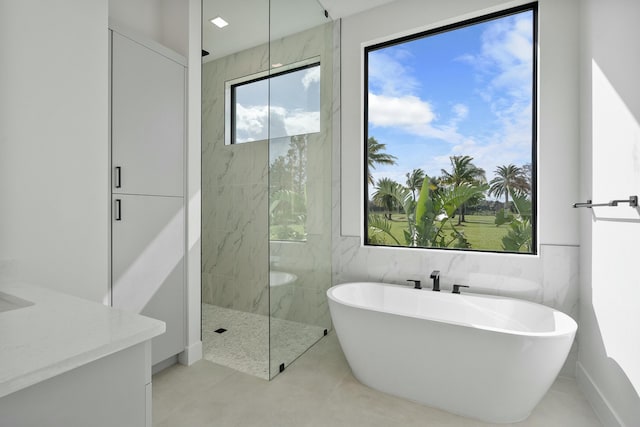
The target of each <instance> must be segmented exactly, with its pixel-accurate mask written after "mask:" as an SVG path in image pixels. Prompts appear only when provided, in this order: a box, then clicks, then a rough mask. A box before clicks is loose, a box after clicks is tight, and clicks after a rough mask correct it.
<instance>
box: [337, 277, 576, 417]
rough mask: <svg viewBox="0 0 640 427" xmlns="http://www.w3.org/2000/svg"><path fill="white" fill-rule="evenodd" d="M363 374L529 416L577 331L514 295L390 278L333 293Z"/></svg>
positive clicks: (422, 397) (498, 412)
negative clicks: (430, 286)
mask: <svg viewBox="0 0 640 427" xmlns="http://www.w3.org/2000/svg"><path fill="white" fill-rule="evenodd" d="M327 296H328V298H329V308H330V310H331V318H332V319H333V324H334V327H335V330H336V333H337V335H338V339H339V340H340V345H341V346H342V349H343V351H344V354H345V356H346V358H347V361H348V362H349V365H350V366H351V370H352V371H353V374H354V375H355V377H356V378H357V379H358V380H359V381H360V382H362V383H364V384H366V385H368V386H370V387H372V388H375V389H377V390H380V391H383V392H386V393H390V394H393V395H396V396H400V397H404V398H407V399H410V400H413V401H416V402H419V403H423V404H426V405H429V406H434V407H437V408H440V409H444V410H445V411H449V412H453V413H455V414H459V415H464V416H467V417H472V418H477V419H479V420H482V421H488V422H494V423H510V422H518V421H522V420H524V419H525V418H527V417H528V416H529V414H530V413H531V411H532V410H533V408H534V407H535V406H536V405H537V404H538V402H539V401H540V400H541V399H542V397H543V396H544V395H545V393H546V392H547V390H548V389H549V387H550V386H551V384H552V383H553V381H554V380H555V378H556V376H557V375H558V372H559V371H560V368H561V367H562V365H563V363H564V361H565V359H566V357H567V354H568V352H569V349H570V347H571V343H572V342H573V338H574V336H575V333H576V329H577V325H576V322H575V321H574V320H573V319H572V318H570V317H569V316H567V315H566V314H564V313H561V312H559V311H557V310H554V309H552V308H550V307H546V306H543V305H540V304H535V303H532V302H527V301H522V300H516V299H511V298H505V297H494V296H487V295H478V294H469V293H464V289H463V293H462V294H460V295H458V294H452V293H450V292H446V291H442V292H432V291H431V290H428V289H423V290H418V289H413V288H410V287H407V286H397V285H388V284H382V283H346V284H343V285H338V286H334V287H332V288H331V289H329V290H328V291H327Z"/></svg>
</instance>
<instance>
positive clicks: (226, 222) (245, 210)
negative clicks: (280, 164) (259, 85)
mask: <svg viewBox="0 0 640 427" xmlns="http://www.w3.org/2000/svg"><path fill="white" fill-rule="evenodd" d="M268 69H269V49H268V45H263V46H258V47H255V48H252V49H248V50H245V51H242V52H238V53H235V54H233V55H229V56H226V57H224V58H220V59H218V60H215V61H211V62H208V63H206V64H204V65H203V67H202V110H203V111H202V114H203V118H202V302H204V303H208V304H214V305H218V306H221V307H225V308H231V309H235V310H240V311H247V312H251V313H256V314H263V315H268V314H269V296H268V289H269V288H268V280H267V278H268V277H269V257H268V250H269V246H268V242H269V224H268V202H269V194H268V148H269V147H268V141H266V140H265V141H258V142H252V143H247V144H237V145H225V140H224V115H225V111H224V104H225V100H224V90H225V86H224V85H225V82H226V81H228V80H232V79H236V78H239V77H243V76H248V75H251V74H255V73H258V72H261V71H265V70H268Z"/></svg>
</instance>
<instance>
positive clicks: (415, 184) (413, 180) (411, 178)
mask: <svg viewBox="0 0 640 427" xmlns="http://www.w3.org/2000/svg"><path fill="white" fill-rule="evenodd" d="M424 176H425V175H424V171H423V170H422V169H419V168H418V169H414V170H412V171H411V172H407V188H408V189H409V190H411V195H412V196H413V200H414V201H415V200H416V191H418V190H420V189H421V188H422V181H424Z"/></svg>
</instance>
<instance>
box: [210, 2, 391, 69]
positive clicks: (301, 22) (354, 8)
mask: <svg viewBox="0 0 640 427" xmlns="http://www.w3.org/2000/svg"><path fill="white" fill-rule="evenodd" d="M391 1H393V0H319V1H318V0H304V1H302V0H270V1H269V0H203V2H202V48H203V49H204V50H206V51H208V52H209V53H210V55H209V56H207V57H205V61H210V60H213V59H216V58H220V57H223V56H226V55H229V54H231V53H234V52H238V51H241V50H245V49H248V48H250V47H254V46H258V45H261V44H264V43H267V42H268V41H269V35H270V34H269V33H271V39H277V38H281V37H284V36H285V35H288V34H294V33H297V32H300V31H303V30H305V29H308V28H312V27H315V26H317V25H320V24H323V23H325V22H328V21H330V19H328V18H325V16H324V10H325V9H326V10H327V11H328V12H329V15H330V18H331V19H338V18H343V17H345V16H349V15H353V14H355V13H358V12H362V11H364V10H367V9H372V8H374V7H377V6H380V5H382V4H385V3H390V2H391ZM269 9H271V10H269ZM217 16H221V17H222V18H224V19H225V20H226V21H227V22H228V23H229V25H228V26H226V27H224V28H217V27H216V26H214V25H213V24H212V23H211V22H209V20H210V19H212V18H215V17H217ZM269 16H271V19H270V20H271V22H269ZM269 24H271V28H269Z"/></svg>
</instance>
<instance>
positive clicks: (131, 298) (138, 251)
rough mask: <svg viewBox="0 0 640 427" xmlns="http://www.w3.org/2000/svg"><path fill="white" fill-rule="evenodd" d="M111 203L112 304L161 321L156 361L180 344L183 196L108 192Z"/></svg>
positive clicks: (182, 338)
mask: <svg viewBox="0 0 640 427" xmlns="http://www.w3.org/2000/svg"><path fill="white" fill-rule="evenodd" d="M112 205H113V209H114V212H113V227H112V241H113V255H112V301H113V306H114V307H117V308H120V309H123V310H127V311H131V312H134V313H139V314H142V315H144V316H149V317H152V318H155V319H159V320H162V321H164V322H166V324H167V331H166V332H165V333H164V334H163V335H160V336H158V337H156V338H154V339H153V341H152V344H153V350H152V363H153V364H156V363H158V362H160V361H162V360H165V359H166V358H168V357H170V356H173V355H175V354H178V353H180V352H182V351H183V350H184V346H185V308H184V306H185V301H184V295H185V291H184V274H185V272H184V250H185V249H184V248H185V240H184V236H185V234H184V229H185V226H184V204H183V199H182V198H181V197H162V196H137V195H119V194H114V195H113V203H112Z"/></svg>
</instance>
